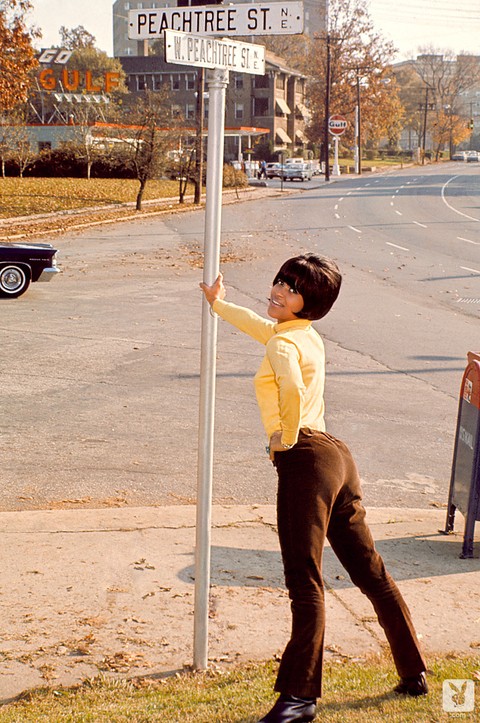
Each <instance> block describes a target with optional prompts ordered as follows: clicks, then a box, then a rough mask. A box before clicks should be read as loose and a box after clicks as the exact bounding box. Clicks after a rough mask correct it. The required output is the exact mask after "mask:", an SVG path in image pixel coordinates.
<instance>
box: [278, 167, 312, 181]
mask: <svg viewBox="0 0 480 723" xmlns="http://www.w3.org/2000/svg"><path fill="white" fill-rule="evenodd" d="M283 178H284V180H288V181H293V180H294V179H295V178H298V180H299V181H311V180H312V169H311V168H310V166H309V165H308V164H307V163H288V164H286V165H285V168H284V169H283Z"/></svg>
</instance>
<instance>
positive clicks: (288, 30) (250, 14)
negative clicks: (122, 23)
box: [128, 0, 303, 40]
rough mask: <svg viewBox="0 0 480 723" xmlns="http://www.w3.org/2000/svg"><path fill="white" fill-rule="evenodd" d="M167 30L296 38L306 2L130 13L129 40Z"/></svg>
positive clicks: (203, 33)
mask: <svg viewBox="0 0 480 723" xmlns="http://www.w3.org/2000/svg"><path fill="white" fill-rule="evenodd" d="M164 30H175V31H180V32H183V33H194V34H197V35H221V36H229V37H230V36H232V35H233V36H235V35H295V34H300V33H302V32H303V2H290V1H289V0H287V2H281V1H280V0H277V1H276V2H272V3H258V4H257V3H255V4H251V3H249V4H239V5H206V6H193V7H179V8H175V7H174V8H152V9H147V10H130V11H129V13H128V37H129V38H130V40H146V39H149V38H159V37H161V35H162V33H163V31H164Z"/></svg>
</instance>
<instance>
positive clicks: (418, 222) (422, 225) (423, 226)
mask: <svg viewBox="0 0 480 723" xmlns="http://www.w3.org/2000/svg"><path fill="white" fill-rule="evenodd" d="M413 223H416V224H417V226H421V227H422V228H428V226H425V224H424V223H420V221H414V222H413Z"/></svg>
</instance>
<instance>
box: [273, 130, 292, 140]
mask: <svg viewBox="0 0 480 723" xmlns="http://www.w3.org/2000/svg"><path fill="white" fill-rule="evenodd" d="M275 135H276V136H277V137H278V138H280V140H281V142H282V143H291V142H292V139H291V138H290V136H289V135H288V134H287V132H286V131H284V130H283V128H277V130H276V131H275Z"/></svg>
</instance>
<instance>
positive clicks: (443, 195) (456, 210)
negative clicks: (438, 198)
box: [442, 176, 480, 221]
mask: <svg viewBox="0 0 480 723" xmlns="http://www.w3.org/2000/svg"><path fill="white" fill-rule="evenodd" d="M456 178H458V176H452V178H449V179H448V181H447V182H446V183H445V184H444V185H443V186H442V201H443V202H444V204H445V205H446V206H448V208H449V209H450V210H451V211H454V212H455V213H458V215H459V216H463V217H464V218H468V219H470V221H480V218H475V216H469V215H468V213H463V211H459V210H458V209H456V208H454V207H453V206H452V205H451V204H450V203H448V201H447V199H446V198H445V190H446V188H447V186H448V184H449V183H450V182H451V181H454V180H455V179H456Z"/></svg>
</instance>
